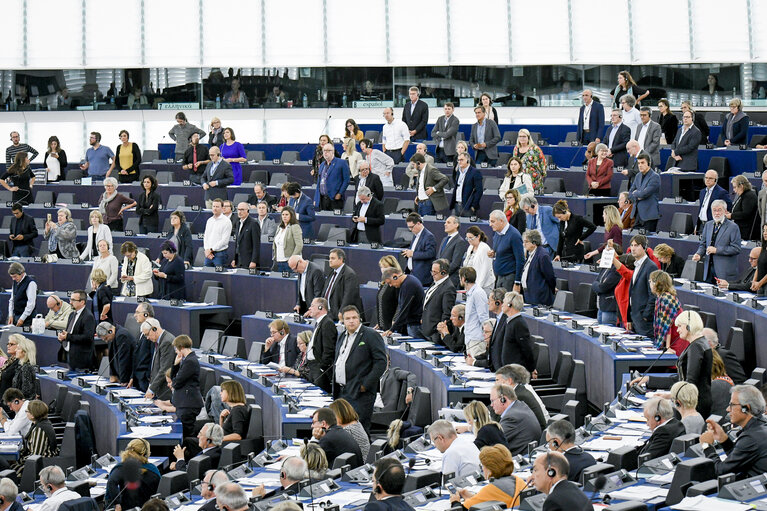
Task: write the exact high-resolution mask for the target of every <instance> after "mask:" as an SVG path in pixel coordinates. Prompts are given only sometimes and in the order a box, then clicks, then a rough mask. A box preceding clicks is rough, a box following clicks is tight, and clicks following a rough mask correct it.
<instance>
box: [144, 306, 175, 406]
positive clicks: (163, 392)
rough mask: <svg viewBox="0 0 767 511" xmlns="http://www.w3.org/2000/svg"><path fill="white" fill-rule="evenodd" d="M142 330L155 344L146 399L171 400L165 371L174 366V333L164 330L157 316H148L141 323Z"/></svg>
mask: <svg viewBox="0 0 767 511" xmlns="http://www.w3.org/2000/svg"><path fill="white" fill-rule="evenodd" d="M141 332H142V333H143V334H144V335H146V337H147V339H149V340H150V341H152V343H154V345H155V349H154V356H153V357H152V366H151V369H150V373H149V389H147V391H146V394H144V397H145V398H146V399H159V400H161V401H170V399H171V391H170V389H169V388H168V382H166V381H165V371H167V370H168V369H170V368H171V367H173V361H174V360H175V358H176V354H175V353H174V352H173V338H174V336H173V334H172V333H170V332H168V331H166V330H163V328H162V327H161V326H160V322H159V321H157V319H156V318H147V320H146V321H144V323H142V324H141Z"/></svg>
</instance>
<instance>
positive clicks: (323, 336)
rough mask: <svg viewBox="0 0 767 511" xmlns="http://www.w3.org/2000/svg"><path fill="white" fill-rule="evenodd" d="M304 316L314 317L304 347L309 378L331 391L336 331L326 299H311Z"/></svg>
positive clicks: (319, 297)
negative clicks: (307, 342)
mask: <svg viewBox="0 0 767 511" xmlns="http://www.w3.org/2000/svg"><path fill="white" fill-rule="evenodd" d="M307 264H309V263H308V261H307ZM305 316H308V317H310V318H312V319H314V332H312V336H311V339H310V340H309V344H308V345H307V347H306V360H307V362H306V363H307V365H308V367H309V378H311V380H312V381H313V382H314V384H315V385H317V386H318V387H320V388H321V389H323V390H324V391H325V392H332V391H333V387H332V384H331V381H332V380H333V375H332V372H331V369H332V367H333V360H335V358H336V340H337V338H338V332H337V331H336V325H335V323H333V318H331V317H330V315H329V314H328V301H327V300H325V299H324V298H322V297H321V296H318V297H317V298H315V299H313V300H312V302H311V306H310V307H309V310H308V311H306V314H305Z"/></svg>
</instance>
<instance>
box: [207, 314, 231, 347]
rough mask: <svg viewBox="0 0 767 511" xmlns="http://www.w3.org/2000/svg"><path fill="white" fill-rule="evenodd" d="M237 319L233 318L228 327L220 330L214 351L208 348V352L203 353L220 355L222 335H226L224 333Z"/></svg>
mask: <svg viewBox="0 0 767 511" xmlns="http://www.w3.org/2000/svg"><path fill="white" fill-rule="evenodd" d="M237 319H238V318H236V317H235V318H234V319H233V320H232V321H230V322H229V324H228V325H226V327H225V328H224V329H223V330H221V331H220V332H219V333H218V338H216V351H213V346H211V347H210V348H208V351H206V352H205V353H218V354H221V339H223V338H224V334H225V333H226V331H227V330H229V329H230V328H231V327H232V325H233V324H234V322H235V321H237Z"/></svg>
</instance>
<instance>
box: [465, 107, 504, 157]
mask: <svg viewBox="0 0 767 511" xmlns="http://www.w3.org/2000/svg"><path fill="white" fill-rule="evenodd" d="M474 116H475V117H476V118H477V122H476V123H474V124H473V125H472V126H471V134H470V135H469V146H471V147H472V148H473V149H474V160H475V161H476V162H477V165H480V164H481V163H483V162H487V164H488V165H490V166H491V167H495V163H496V162H497V161H498V142H500V141H501V132H500V130H499V129H498V124H497V123H496V122H495V121H494V120H492V119H488V118H487V116H486V115H485V108H484V107H482V106H477V107H474Z"/></svg>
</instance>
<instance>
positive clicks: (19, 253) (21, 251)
mask: <svg viewBox="0 0 767 511" xmlns="http://www.w3.org/2000/svg"><path fill="white" fill-rule="evenodd" d="M33 250H34V247H33V246H31V245H15V246H14V247H13V252H11V257H32V256H33V255H34V254H33Z"/></svg>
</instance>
